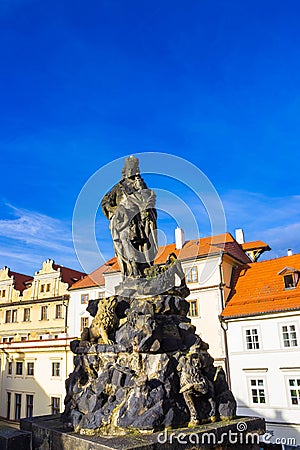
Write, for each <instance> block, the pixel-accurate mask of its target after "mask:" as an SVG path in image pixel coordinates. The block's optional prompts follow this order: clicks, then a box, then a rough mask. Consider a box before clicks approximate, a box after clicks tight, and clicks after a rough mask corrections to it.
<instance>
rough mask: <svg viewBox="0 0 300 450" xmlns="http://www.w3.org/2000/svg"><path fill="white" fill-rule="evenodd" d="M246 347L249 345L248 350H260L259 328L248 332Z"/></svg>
mask: <svg viewBox="0 0 300 450" xmlns="http://www.w3.org/2000/svg"><path fill="white" fill-rule="evenodd" d="M246 345H247V350H257V349H259V339H258V330H257V328H252V329H251V330H246Z"/></svg>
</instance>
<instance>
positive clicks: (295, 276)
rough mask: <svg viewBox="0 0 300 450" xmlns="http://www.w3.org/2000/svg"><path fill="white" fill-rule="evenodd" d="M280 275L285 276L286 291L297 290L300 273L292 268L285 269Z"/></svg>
mask: <svg viewBox="0 0 300 450" xmlns="http://www.w3.org/2000/svg"><path fill="white" fill-rule="evenodd" d="M278 275H283V282H284V289H295V287H296V286H297V283H298V280H299V272H298V270H296V269H293V268H292V267H285V268H284V269H283V270H281V271H280V272H278Z"/></svg>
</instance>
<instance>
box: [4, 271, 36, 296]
mask: <svg viewBox="0 0 300 450" xmlns="http://www.w3.org/2000/svg"><path fill="white" fill-rule="evenodd" d="M8 275H9V276H10V277H11V276H13V277H14V286H15V289H17V291H20V292H23V291H24V289H26V283H28V281H32V280H33V278H32V277H30V276H29V275H24V274H23V273H18V272H13V271H12V270H9V271H8Z"/></svg>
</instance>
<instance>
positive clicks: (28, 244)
mask: <svg viewBox="0 0 300 450" xmlns="http://www.w3.org/2000/svg"><path fill="white" fill-rule="evenodd" d="M5 206H6V208H7V210H8V214H7V215H6V217H5V218H2V219H1V220H0V244H1V248H0V264H1V265H2V266H3V265H9V266H10V267H11V269H12V270H19V271H25V270H27V271H28V270H29V271H30V272H31V273H33V272H34V271H35V270H38V268H39V266H40V264H41V262H42V261H43V259H45V258H52V259H55V260H56V261H57V262H58V263H61V264H64V265H72V267H74V268H78V262H77V259H76V255H75V252H74V249H73V242H72V234H71V223H66V222H63V221H61V220H58V219H55V218H52V217H50V216H47V215H45V214H41V213H39V212H36V211H29V210H26V209H21V208H17V207H15V206H13V205H10V204H6V205H5ZM75 266H76V267H75Z"/></svg>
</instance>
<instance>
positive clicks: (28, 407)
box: [26, 394, 33, 417]
mask: <svg viewBox="0 0 300 450" xmlns="http://www.w3.org/2000/svg"><path fill="white" fill-rule="evenodd" d="M32 416H33V395H31V394H27V395H26V417H32Z"/></svg>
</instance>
